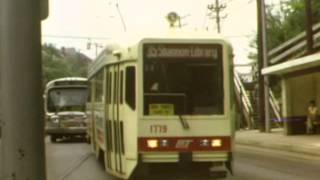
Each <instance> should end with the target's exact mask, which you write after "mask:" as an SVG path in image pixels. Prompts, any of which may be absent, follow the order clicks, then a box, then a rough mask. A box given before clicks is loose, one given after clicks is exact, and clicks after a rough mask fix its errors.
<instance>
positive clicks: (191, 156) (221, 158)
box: [140, 152, 229, 163]
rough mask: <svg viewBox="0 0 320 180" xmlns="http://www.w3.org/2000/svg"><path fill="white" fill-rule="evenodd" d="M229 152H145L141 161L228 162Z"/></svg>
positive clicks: (141, 155)
mask: <svg viewBox="0 0 320 180" xmlns="http://www.w3.org/2000/svg"><path fill="white" fill-rule="evenodd" d="M228 154H229V153H228V152H190V153H176V152H172V153H170V152H166V153H164V152H159V153H157V152H144V153H141V154H140V160H141V161H142V162H144V163H168V162H171V163H178V162H227V161H228V160H229V155H228Z"/></svg>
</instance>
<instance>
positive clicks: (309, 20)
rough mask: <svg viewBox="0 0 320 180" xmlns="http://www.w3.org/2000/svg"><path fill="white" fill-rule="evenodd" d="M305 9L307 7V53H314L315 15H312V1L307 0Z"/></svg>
mask: <svg viewBox="0 0 320 180" xmlns="http://www.w3.org/2000/svg"><path fill="white" fill-rule="evenodd" d="M305 9H306V21H307V27H306V31H307V54H313V53H314V49H313V44H314V42H313V30H312V26H313V15H312V1H311V0H305Z"/></svg>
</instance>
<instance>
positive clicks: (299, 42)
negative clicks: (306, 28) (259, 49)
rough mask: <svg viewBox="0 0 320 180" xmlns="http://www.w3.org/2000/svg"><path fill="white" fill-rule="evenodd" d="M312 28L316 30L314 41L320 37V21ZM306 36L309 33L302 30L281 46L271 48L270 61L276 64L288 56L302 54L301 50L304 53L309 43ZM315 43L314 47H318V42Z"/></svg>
mask: <svg viewBox="0 0 320 180" xmlns="http://www.w3.org/2000/svg"><path fill="white" fill-rule="evenodd" d="M312 30H313V32H314V34H313V41H314V42H315V41H316V40H317V39H318V38H319V37H320V23H317V24H315V25H313V27H312ZM306 36H307V33H306V32H302V33H300V34H298V35H297V36H295V37H293V38H291V39H290V40H288V41H286V42H284V43H283V44H281V45H280V46H278V47H276V48H274V49H272V50H270V51H269V53H268V57H269V59H270V63H271V64H275V63H278V62H281V61H284V60H286V59H287V58H290V57H292V56H295V55H296V54H297V53H299V54H301V52H303V54H304V53H305V52H306V50H305V49H304V48H305V47H306V45H307V40H306ZM314 45H315V46H314V47H316V45H317V44H316V43H315V44H314Z"/></svg>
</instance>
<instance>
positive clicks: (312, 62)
mask: <svg viewBox="0 0 320 180" xmlns="http://www.w3.org/2000/svg"><path fill="white" fill-rule="evenodd" d="M306 70H312V71H313V72H314V71H319V72H320V53H317V54H313V55H309V56H305V57H302V58H298V59H295V60H291V61H287V62H284V63H280V64H277V65H274V66H270V67H267V68H263V69H262V74H263V75H285V74H290V73H295V72H298V71H306Z"/></svg>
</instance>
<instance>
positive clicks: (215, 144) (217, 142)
mask: <svg viewBox="0 0 320 180" xmlns="http://www.w3.org/2000/svg"><path fill="white" fill-rule="evenodd" d="M211 146H212V147H221V146H222V141H221V139H212V140H211Z"/></svg>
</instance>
